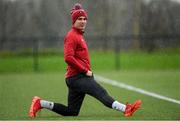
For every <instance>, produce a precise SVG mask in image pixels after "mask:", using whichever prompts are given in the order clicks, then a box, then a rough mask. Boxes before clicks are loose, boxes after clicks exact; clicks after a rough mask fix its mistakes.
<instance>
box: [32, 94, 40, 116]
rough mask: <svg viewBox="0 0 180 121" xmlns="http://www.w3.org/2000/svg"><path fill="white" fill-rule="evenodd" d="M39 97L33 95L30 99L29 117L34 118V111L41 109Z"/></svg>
mask: <svg viewBox="0 0 180 121" xmlns="http://www.w3.org/2000/svg"><path fill="white" fill-rule="evenodd" d="M40 100H41V98H40V97H37V96H34V97H33V99H32V103H31V107H30V109H29V117H30V118H35V117H36V113H37V112H38V111H39V110H40V109H41V104H40Z"/></svg>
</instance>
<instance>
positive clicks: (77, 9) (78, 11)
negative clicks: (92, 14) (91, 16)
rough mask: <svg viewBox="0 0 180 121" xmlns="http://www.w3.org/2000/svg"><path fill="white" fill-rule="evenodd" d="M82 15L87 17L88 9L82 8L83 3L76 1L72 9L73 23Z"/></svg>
mask: <svg viewBox="0 0 180 121" xmlns="http://www.w3.org/2000/svg"><path fill="white" fill-rule="evenodd" d="M80 16H84V17H86V18H87V13H86V11H85V10H84V9H83V8H82V5H81V4H79V3H76V4H75V5H74V6H73V8H72V10H71V19H72V23H73V24H74V23H75V22H76V20H77V19H78V17H80Z"/></svg>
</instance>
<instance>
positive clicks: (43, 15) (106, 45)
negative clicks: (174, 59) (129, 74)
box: [0, 0, 180, 71]
mask: <svg viewBox="0 0 180 121" xmlns="http://www.w3.org/2000/svg"><path fill="white" fill-rule="evenodd" d="M76 2H79V3H81V4H82V5H83V7H84V9H85V10H87V12H88V25H87V29H86V32H85V38H86V40H87V43H88V46H89V49H90V51H94V52H96V51H101V52H103V53H106V52H108V51H112V52H113V54H114V58H113V60H114V61H113V62H114V65H115V68H117V69H119V68H120V67H121V64H120V59H121V57H120V55H121V54H120V53H121V51H122V52H124V51H141V52H147V53H153V52H156V51H161V54H166V53H164V52H165V51H166V50H173V52H174V53H178V52H179V51H180V49H179V48H180V34H179V31H180V15H179V13H180V1H179V0H98V1H97V0H74V1H73V0H53V1H52V0H0V60H1V62H3V58H5V57H7V56H10V55H23V56H32V57H34V59H33V64H32V65H33V68H34V70H39V66H38V63H40V62H39V60H38V57H39V56H40V55H42V54H43V55H60V56H62V57H63V54H62V53H63V41H64V35H65V34H66V32H67V31H68V30H69V29H70V28H71V26H72V25H71V18H70V9H71V8H72V6H73V5H74V3H76ZM2 68H5V67H4V66H1V69H0V70H1V71H2V70H3V69H2Z"/></svg>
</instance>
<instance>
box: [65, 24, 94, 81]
mask: <svg viewBox="0 0 180 121" xmlns="http://www.w3.org/2000/svg"><path fill="white" fill-rule="evenodd" d="M64 60H65V62H66V63H67V71H66V75H65V77H66V78H68V77H72V76H75V75H77V74H79V73H86V72H87V71H88V70H91V69H90V59H89V54H88V48H87V44H86V41H85V40H84V37H83V32H81V31H80V30H78V29H76V28H74V27H72V29H71V30H70V31H69V32H68V33H67V35H66V36H65V39H64Z"/></svg>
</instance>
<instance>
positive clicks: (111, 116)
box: [0, 70, 180, 120]
mask: <svg viewBox="0 0 180 121" xmlns="http://www.w3.org/2000/svg"><path fill="white" fill-rule="evenodd" d="M95 73H96V74H99V75H101V76H104V77H107V78H110V79H113V80H117V81H118V80H121V81H123V82H124V83H126V84H129V85H132V86H135V87H139V88H142V89H145V90H148V91H151V92H155V93H158V94H161V95H164V96H167V97H170V98H174V99H177V100H180V94H179V92H180V70H155V71H153V70H150V71H138V70H128V71H97V72H95ZM101 85H103V86H104V87H105V88H106V89H107V91H108V92H109V94H110V95H111V96H113V97H114V98H115V99H117V100H119V101H121V102H123V103H126V101H128V102H129V103H132V102H133V101H134V100H136V99H142V101H143V104H142V108H141V109H140V110H139V111H137V113H135V115H134V116H133V117H130V118H126V117H124V116H123V114H122V113H120V112H118V111H115V110H112V109H109V108H106V107H105V106H103V104H101V103H100V102H98V101H97V100H96V99H94V98H92V97H90V96H86V98H85V100H84V103H83V105H82V109H81V112H80V114H79V116H78V117H63V116H60V115H58V114H55V113H53V112H51V111H48V110H42V111H41V112H40V113H38V115H37V118H36V120H180V105H179V104H175V103H171V102H167V101H164V100H160V99H156V98H153V97H149V96H146V95H142V94H139V93H136V92H133V91H128V90H125V89H122V88H118V87H113V86H111V85H108V84H103V83H101ZM34 95H37V96H40V97H42V98H43V99H47V100H51V101H55V102H59V103H63V104H67V87H66V85H65V82H64V72H62V71H60V72H39V73H33V72H28V73H27V72H24V73H1V74H0V120H29V119H30V118H29V117H28V110H29V106H30V103H31V98H32V96H34Z"/></svg>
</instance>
